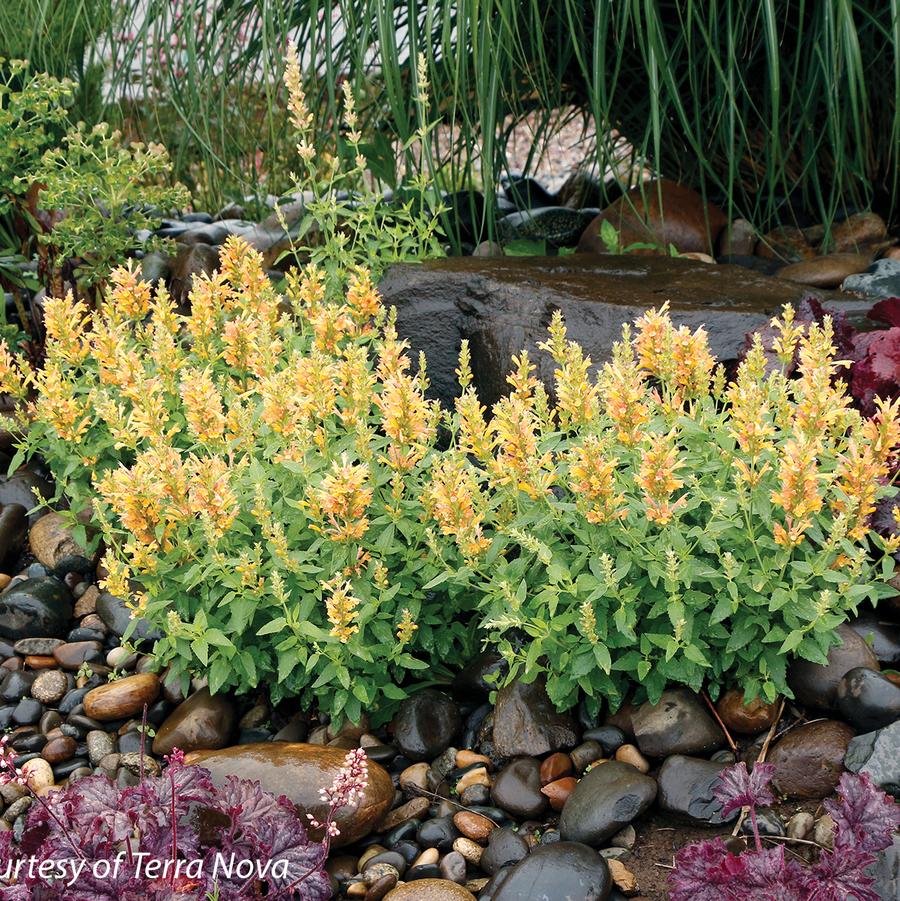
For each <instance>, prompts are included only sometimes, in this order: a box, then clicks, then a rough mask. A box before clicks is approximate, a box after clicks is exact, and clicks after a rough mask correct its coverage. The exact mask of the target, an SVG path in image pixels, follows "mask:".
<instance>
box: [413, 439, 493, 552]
mask: <svg viewBox="0 0 900 901" xmlns="http://www.w3.org/2000/svg"><path fill="white" fill-rule="evenodd" d="M423 501H424V503H425V509H426V511H427V512H428V514H429V515H430V516H431V517H432V518H433V519H434V520H435V521H436V522H437V524H438V527H439V528H440V530H441V533H442V534H444V535H447V536H448V537H450V538H453V539H454V540H455V541H456V544H457V545H458V546H459V548H460V550H461V551H462V554H463V556H464V557H466V558H471V557H477V556H478V555H479V554H481V553H483V552H484V551H486V550H487V549H488V548H489V547H490V544H491V542H490V540H489V539H488V538H486V537H485V536H484V534H483V533H482V515H481V511H482V510H483V509H484V508H485V506H486V501H485V498H484V497H483V496H482V493H481V488H480V487H479V485H478V483H477V481H476V480H475V477H474V475H473V474H472V472H471V471H470V469H469V468H468V467H467V466H466V464H465V462H464V461H463V460H461V459H459V458H456V457H452V458H448V459H444V460H441V461H440V462H439V463H437V464H436V465H435V467H434V468H433V470H432V473H431V482H430V483H429V484H428V485H427V486H426V488H425V490H424V492H423Z"/></svg>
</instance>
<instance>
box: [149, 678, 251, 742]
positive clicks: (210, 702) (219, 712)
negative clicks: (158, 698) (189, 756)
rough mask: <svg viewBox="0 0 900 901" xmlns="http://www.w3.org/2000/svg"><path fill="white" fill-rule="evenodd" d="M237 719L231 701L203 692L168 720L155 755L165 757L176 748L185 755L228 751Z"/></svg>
mask: <svg viewBox="0 0 900 901" xmlns="http://www.w3.org/2000/svg"><path fill="white" fill-rule="evenodd" d="M236 719H237V715H236V712H235V709H234V704H233V703H232V701H231V700H230V699H229V698H227V697H226V696H225V695H221V694H217V695H212V694H210V692H209V689H208V688H201V689H200V691H197V692H194V694H192V695H191V696H190V697H189V698H188V699H187V700H186V701H185V702H184V703H183V704H179V705H178V706H177V707H176V708H175V710H173V711H172V713H170V714H169V716H168V717H166V719H165V721H164V722H163V724H162V725H161V726H160V727H159V731H158V732H157V733H156V738H155V739H154V740H153V753H154V754H156V755H157V757H162V756H163V755H164V754H171V753H172V750H173V749H174V748H180V749H181V750H182V751H184V752H185V753H187V752H189V751H205V750H209V751H216V750H218V749H219V748H224V747H226V746H227V745H228V743H229V742H230V741H231V738H232V734H233V732H234V724H235V720H236Z"/></svg>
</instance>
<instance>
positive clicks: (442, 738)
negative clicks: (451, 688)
mask: <svg viewBox="0 0 900 901" xmlns="http://www.w3.org/2000/svg"><path fill="white" fill-rule="evenodd" d="M460 725H461V723H460V718H459V708H458V707H457V706H456V702H455V701H454V700H452V698H449V697H448V696H447V695H445V694H443V693H442V692H439V691H434V690H432V689H427V690H425V691H420V692H416V694H414V695H413V696H412V697H411V698H407V699H406V700H405V701H404V702H403V703H402V704H401V705H400V710H399V711H398V712H397V715H396V716H395V717H394V724H393V726H394V740H395V741H396V742H397V746H398V747H399V748H400V751H401V752H402V753H403V754H405V755H406V756H407V757H408V758H409V759H410V760H425V759H429V760H430V759H432V758H434V757H438V756H439V755H440V754H442V753H443V752H444V751H446V750H447V748H448V747H450V742H451V741H452V740H453V738H454V736H455V735H456V733H457V732H458V731H459V728H460Z"/></svg>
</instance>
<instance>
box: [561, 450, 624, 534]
mask: <svg viewBox="0 0 900 901" xmlns="http://www.w3.org/2000/svg"><path fill="white" fill-rule="evenodd" d="M568 462H569V488H570V489H571V491H572V493H573V494H574V495H575V496H576V498H577V500H578V505H579V508H580V509H581V510H582V512H583V513H584V515H585V518H586V519H587V521H588V522H592V523H596V524H603V523H609V522H615V521H616V520H619V519H623V518H624V517H625V515H626V514H627V508H626V506H625V496H624V495H623V494H619V493H617V492H616V468H617V466H618V464H619V460H618V458H617V457H615V456H612V455H611V454H610V452H609V449H608V447H607V446H606V445H605V444H604V443H603V441H601V439H600V438H598V437H597V436H596V435H589V436H587V437H586V438H585V439H584V440H583V441H582V442H581V443H580V444H577V445H575V447H573V448H572V449H571V450H570V451H569V454H568Z"/></svg>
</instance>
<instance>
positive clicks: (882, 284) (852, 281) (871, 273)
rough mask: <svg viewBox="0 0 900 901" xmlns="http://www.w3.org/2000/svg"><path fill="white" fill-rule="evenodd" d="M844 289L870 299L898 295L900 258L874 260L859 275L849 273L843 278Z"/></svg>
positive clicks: (899, 294) (899, 287) (881, 298)
mask: <svg viewBox="0 0 900 901" xmlns="http://www.w3.org/2000/svg"><path fill="white" fill-rule="evenodd" d="M842 287H843V289H844V290H845V291H850V292H852V293H853V294H859V295H861V296H862V297H868V298H870V299H872V300H883V299H885V298H888V297H898V296H900V260H876V261H875V262H874V263H873V264H872V265H871V266H870V267H869V268H868V269H867V270H866V271H865V272H863V273H861V274H860V275H851V276H849V277H848V278H846V279H844V284H843V285H842Z"/></svg>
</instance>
